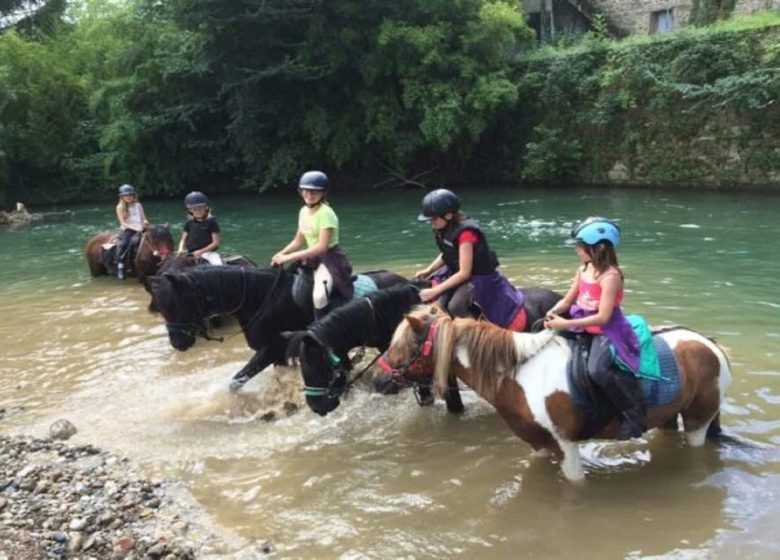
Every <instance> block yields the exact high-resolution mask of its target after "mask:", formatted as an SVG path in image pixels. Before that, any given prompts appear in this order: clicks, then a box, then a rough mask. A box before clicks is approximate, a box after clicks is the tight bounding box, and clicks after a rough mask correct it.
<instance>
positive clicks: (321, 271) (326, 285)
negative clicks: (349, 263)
mask: <svg viewBox="0 0 780 560" xmlns="http://www.w3.org/2000/svg"><path fill="white" fill-rule="evenodd" d="M332 293H333V276H331V274H330V271H329V270H328V267H326V266H325V265H324V264H322V263H320V265H319V266H318V267H317V268H316V269H315V270H314V288H313V289H312V302H313V303H314V318H315V319H321V318H322V317H324V316H325V315H326V314H327V313H328V311H330V309H331V306H330V305H329V304H330V296H331V294H332Z"/></svg>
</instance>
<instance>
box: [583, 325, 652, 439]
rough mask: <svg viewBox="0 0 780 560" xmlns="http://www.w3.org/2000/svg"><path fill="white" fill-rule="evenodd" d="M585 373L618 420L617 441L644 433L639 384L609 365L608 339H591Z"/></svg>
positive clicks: (643, 409) (643, 413)
mask: <svg viewBox="0 0 780 560" xmlns="http://www.w3.org/2000/svg"><path fill="white" fill-rule="evenodd" d="M588 373H589V375H590V376H591V378H592V379H593V381H594V382H595V383H596V384H597V385H598V386H599V387H600V388H601V389H602V391H604V394H605V395H606V396H607V398H608V399H609V401H610V403H612V406H613V407H614V408H615V411H616V412H617V413H618V415H619V417H620V429H619V431H618V435H617V439H630V438H634V437H639V436H641V435H642V433H643V432H644V431H645V430H646V429H647V413H646V411H645V404H644V401H643V400H642V390H641V388H640V386H639V380H638V379H637V378H636V377H635V376H634V375H633V374H631V373H628V372H625V373H624V372H622V371H620V370H619V369H618V368H617V367H615V366H614V365H613V364H612V352H611V350H610V347H609V339H607V337H605V336H594V337H593V340H592V341H591V344H590V355H589V356H588Z"/></svg>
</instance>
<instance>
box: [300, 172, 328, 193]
mask: <svg viewBox="0 0 780 560" xmlns="http://www.w3.org/2000/svg"><path fill="white" fill-rule="evenodd" d="M298 188H299V189H305V190H310V191H324V190H327V188H328V176H327V175H325V174H324V173H323V172H322V171H307V172H306V173H304V174H303V175H301V178H300V180H299V181H298Z"/></svg>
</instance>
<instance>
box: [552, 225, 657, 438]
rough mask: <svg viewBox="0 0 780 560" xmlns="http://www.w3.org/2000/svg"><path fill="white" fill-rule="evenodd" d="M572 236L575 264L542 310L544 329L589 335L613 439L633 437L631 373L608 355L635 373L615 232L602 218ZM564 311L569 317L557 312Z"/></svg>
mask: <svg viewBox="0 0 780 560" xmlns="http://www.w3.org/2000/svg"><path fill="white" fill-rule="evenodd" d="M572 237H574V238H575V239H576V241H577V245H576V249H575V250H576V252H577V258H578V259H579V260H580V263H581V266H580V267H578V269H577V273H576V274H575V276H574V280H573V281H572V283H571V286H570V287H569V290H568V291H567V292H566V295H565V296H564V297H563V299H561V300H560V301H559V302H558V303H556V304H555V305H554V306H553V307H552V308H551V309H550V310H549V311H548V312H547V319H546V320H545V322H544V326H545V327H546V328H548V329H554V330H565V331H572V332H576V333H582V332H585V333H588V334H589V335H591V337H592V338H591V341H590V352H589V356H588V373H589V375H590V377H591V379H592V380H593V382H594V383H596V384H597V385H598V386H599V387H600V388H601V389H602V390H603V392H604V393H605V394H606V395H607V398H608V399H609V401H610V402H611V403H612V405H613V408H614V409H615V411H616V412H617V413H618V415H619V416H620V420H621V424H620V428H619V430H618V434H617V437H618V439H628V438H630V437H638V436H640V435H641V434H642V432H643V431H644V429H645V425H646V420H645V409H644V404H643V402H642V395H641V390H640V388H639V383H638V382H637V378H636V376H635V375H632V374H630V373H621V372H620V371H619V370H618V369H617V368H616V367H614V366H613V357H612V354H613V353H614V354H615V355H617V357H619V358H620V360H621V361H622V362H623V363H624V364H626V365H627V366H628V367H629V368H630V369H631V370H632V371H633V372H634V373H636V372H637V371H638V369H639V339H638V338H637V336H636V334H635V333H634V330H633V329H632V328H631V324H630V323H629V322H628V320H627V319H626V317H625V315H623V311H622V310H621V308H620V304H621V303H622V302H623V272H622V271H621V270H620V267H619V266H618V260H617V253H616V252H615V246H616V245H617V244H618V242H619V241H620V229H619V228H618V227H617V225H616V224H615V223H614V222H613V221H611V220H608V219H606V218H588V219H587V220H585V221H584V222H582V223H581V224H579V225H578V226H577V227H576V228H575V229H574V231H572ZM566 311H568V312H569V316H570V317H571V318H570V319H564V318H563V317H561V316H560V314H561V313H564V312H566Z"/></svg>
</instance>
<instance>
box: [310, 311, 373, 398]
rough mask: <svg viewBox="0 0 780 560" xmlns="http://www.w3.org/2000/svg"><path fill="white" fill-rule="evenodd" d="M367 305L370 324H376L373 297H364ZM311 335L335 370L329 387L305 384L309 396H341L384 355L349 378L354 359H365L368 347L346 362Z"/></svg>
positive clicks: (362, 348) (363, 347)
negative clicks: (370, 318)
mask: <svg viewBox="0 0 780 560" xmlns="http://www.w3.org/2000/svg"><path fill="white" fill-rule="evenodd" d="M364 300H365V303H366V305H367V306H368V310H369V312H370V313H371V317H372V320H371V321H369V324H372V325H373V324H374V322H375V320H376V310H375V309H374V304H373V303H372V302H371V299H370V298H368V297H366V298H364ZM309 335H310V336H312V338H314V340H315V341H316V342H317V344H319V345H320V347H322V349H323V351H324V352H325V356H326V357H327V359H328V362H329V364H330V367H331V370H332V372H333V375H331V376H330V381H329V382H328V386H327V387H313V386H311V385H304V387H303V390H304V394H305V395H306V396H307V397H328V398H329V399H338V398H339V397H341V396H342V395H343V394H344V393H346V392H347V391H349V389H350V388H351V387H352V386H353V385H354V384H355V382H356V381H357V380H358V379H360V378H361V377H363V375H364V374H365V373H366V372H367V371H368V370H369V369H371V368H372V367H373V366H374V364H375V363H376V362H377V360H379V359H380V358H381V357H382V355H381V354H377V355H376V356H375V357H374V359H373V360H371V361H370V362H369V363H368V365H367V366H366V367H364V368H363V369H362V370H361V371H360V373H358V374H357V375H355V376H354V377H353V378H352V379H349V374H350V372H351V371H352V368H351V364H352V362H353V361H360V360H362V359H363V356H364V355H365V351H366V347H365V346H362V347H361V348H360V350H358V353H357V354H356V356H359V358H358V357H355V358H353V359H350V361H349V363H348V364H346V365H345V364H344V363H343V362H342V361H341V358H339V357H338V355H336V353H335V352H334V351H333V350H332V349H331V348H329V347H328V346H326V345H325V344H323V343H322V341H321V340H319V339H317V338H316V337H315V336H314V335H313V334H312V333H311V332H309Z"/></svg>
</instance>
